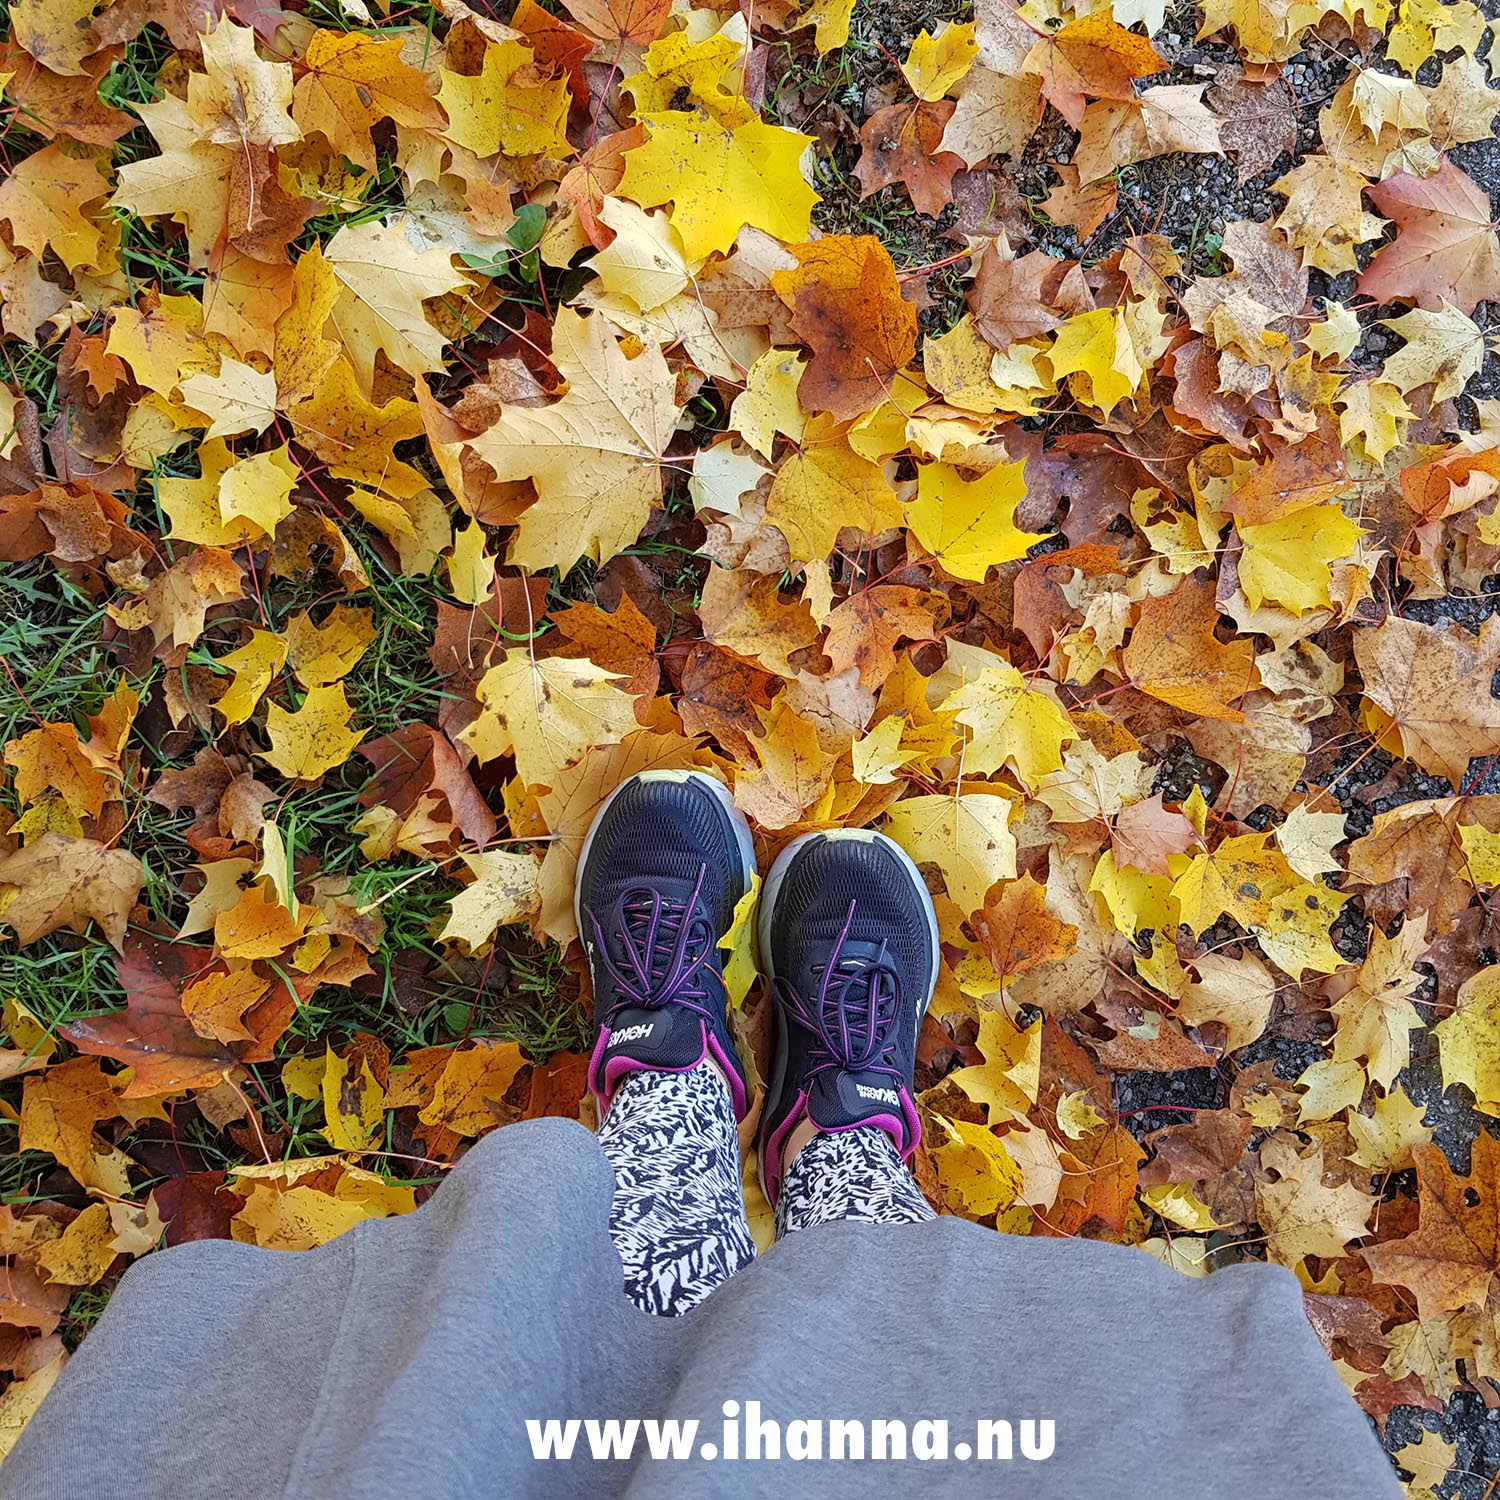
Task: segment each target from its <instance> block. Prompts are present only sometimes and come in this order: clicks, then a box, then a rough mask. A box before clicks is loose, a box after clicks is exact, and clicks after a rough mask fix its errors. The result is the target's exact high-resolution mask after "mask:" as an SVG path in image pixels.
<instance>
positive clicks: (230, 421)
mask: <svg viewBox="0 0 1500 1500" xmlns="http://www.w3.org/2000/svg"><path fill="white" fill-rule="evenodd" d="M178 388H179V389H180V391H181V392H182V399H183V400H184V401H185V402H187V404H188V405H189V406H190V407H192V409H193V410H194V411H195V412H198V413H200V414H201V415H203V416H205V417H207V418H208V419H209V426H208V431H207V432H206V433H205V434H204V436H205V437H210V438H215V437H233V436H234V435H235V434H236V433H241V432H254V433H261V432H264V431H265V430H266V428H268V427H269V426H270V425H271V423H272V422H273V421H275V420H276V377H275V376H274V375H272V374H271V373H270V372H269V371H268V372H267V373H265V374H262V373H261V372H260V371H259V370H257V369H256V368H255V367H254V366H253V365H247V364H246V363H245V362H244V361H243V360H238V359H230V358H228V357H227V356H226V357H225V359H223V360H222V361H221V362H220V364H219V370H218V373H217V374H215V375H207V374H203V373H201V372H200V373H198V374H194V375H189V376H187V377H186V378H185V379H183V380H182V381H181V382H179V387H178Z"/></svg>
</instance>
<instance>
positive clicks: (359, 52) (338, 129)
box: [292, 31, 443, 172]
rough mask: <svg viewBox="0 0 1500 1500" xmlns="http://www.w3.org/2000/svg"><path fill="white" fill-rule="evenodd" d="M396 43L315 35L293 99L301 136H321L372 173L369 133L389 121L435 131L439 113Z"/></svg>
mask: <svg viewBox="0 0 1500 1500" xmlns="http://www.w3.org/2000/svg"><path fill="white" fill-rule="evenodd" d="M404 46H405V42H404V41H403V40H402V38H400V37H393V38H391V39H390V40H389V41H381V40H379V39H378V38H376V37H372V36H366V35H364V34H362V33H360V32H357V31H348V32H345V31H315V32H313V34H312V36H311V37H310V38H309V39H308V42H307V47H306V49H305V50H304V52H303V54H302V58H301V62H302V64H303V66H304V67H305V68H306V70H307V71H306V72H305V73H303V75H302V76H301V77H300V78H299V79H298V80H297V86H296V88H295V89H294V91H293V95H292V117H293V119H295V120H296V122H297V124H298V125H300V126H301V128H302V130H303V132H304V133H307V132H311V131H314V130H316V131H318V132H320V133H321V134H322V135H323V136H324V138H325V139H326V140H327V141H328V144H329V145H330V146H332V147H333V149H334V150H335V151H338V152H340V153H341V154H342V155H344V156H347V157H348V158H349V160H350V161H352V162H354V163H355V164H356V165H357V166H361V167H363V168H364V169H365V170H366V171H367V172H373V171H374V170H375V165H376V163H375V147H374V144H373V142H372V141H371V140H370V127H371V126H372V125H373V124H375V123H376V121H378V120H394V121H395V122H396V123H397V124H398V125H402V126H405V127H406V128H407V129H411V130H418V129H427V130H440V129H442V127H443V111H442V110H441V109H440V108H439V107H438V102H437V100H435V99H434V98H432V97H431V95H429V94H428V92H427V79H426V78H425V77H424V76H423V74H422V73H421V71H420V70H419V69H417V68H414V67H412V66H411V64H410V63H406V62H403V61H402V60H401V52H402V48H403V47H404Z"/></svg>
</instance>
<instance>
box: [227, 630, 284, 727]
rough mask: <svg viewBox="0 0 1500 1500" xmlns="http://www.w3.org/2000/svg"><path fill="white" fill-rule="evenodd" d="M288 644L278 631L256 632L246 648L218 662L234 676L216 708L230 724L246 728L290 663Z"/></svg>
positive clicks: (238, 649)
mask: <svg viewBox="0 0 1500 1500" xmlns="http://www.w3.org/2000/svg"><path fill="white" fill-rule="evenodd" d="M286 649H287V648H286V640H285V638H284V637H282V636H279V635H277V634H276V632H275V631H274V630H255V629H252V630H251V632H250V639H249V640H248V641H246V642H245V644H244V645H243V646H239V647H236V648H235V649H234V650H233V651H231V652H229V653H228V654H227V655H225V656H221V657H219V658H218V665H219V666H221V667H228V668H229V670H230V671H231V672H233V673H234V681H233V682H231V683H230V684H229V686H228V688H226V689H225V691H224V692H223V693H221V694H220V695H219V697H218V699H217V700H216V701H215V703H214V707H215V708H216V709H218V711H219V712H220V713H221V714H223V715H224V722H225V723H226V724H243V723H244V722H245V720H246V719H248V718H249V717H250V715H251V714H253V713H254V712H255V705H256V704H257V703H259V702H260V700H261V696H262V694H264V692H265V690H266V689H267V688H268V687H270V685H271V680H272V678H274V677H275V676H276V674H277V673H278V672H279V671H280V670H281V668H282V666H283V665H284V664H285V662H286Z"/></svg>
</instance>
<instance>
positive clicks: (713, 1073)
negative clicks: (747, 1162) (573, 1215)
mask: <svg viewBox="0 0 1500 1500" xmlns="http://www.w3.org/2000/svg"><path fill="white" fill-rule="evenodd" d="M599 1144H600V1145H601V1146H602V1147H603V1148H604V1154H605V1155H606V1156H607V1157H608V1158H609V1162H610V1165H611V1166H612V1167H613V1168H614V1169H615V1196H614V1202H613V1204H612V1205H611V1208H610V1215H609V1232H610V1235H611V1236H612V1237H613V1239H614V1242H615V1249H616V1250H618V1251H619V1252H620V1260H621V1263H622V1264H623V1265H624V1267H625V1293H626V1295H627V1296H628V1297H629V1298H630V1300H631V1301H632V1302H634V1303H635V1304H636V1306H637V1307H639V1308H641V1309H642V1310H643V1311H645V1312H649V1313H659V1314H663V1315H666V1316H676V1315H677V1314H678V1313H684V1312H686V1311H687V1310H688V1309H689V1308H690V1307H696V1306H697V1305H698V1304H699V1303H700V1302H701V1301H702V1300H703V1299H704V1298H705V1297H706V1296H707V1295H708V1294H709V1293H710V1292H711V1291H713V1289H714V1288H715V1287H716V1286H719V1285H720V1284H721V1283H723V1282H725V1281H727V1280H728V1279H729V1278H730V1277H731V1276H733V1275H734V1273H735V1272H736V1271H738V1270H741V1269H742V1268H743V1267H745V1266H747V1265H749V1264H750V1262H751V1261H752V1260H754V1259H755V1242H754V1240H752V1239H751V1237H750V1226H749V1225H748V1224H747V1223H746V1221H745V1199H744V1195H743V1192H742V1191H741V1187H740V1145H739V1132H738V1130H737V1129H736V1128H735V1118H734V1108H733V1106H732V1105H731V1103H730V1100H729V1089H728V1088H727V1086H726V1085H725V1083H724V1078H723V1075H722V1074H720V1073H719V1072H718V1071H717V1070H716V1069H714V1068H713V1067H711V1066H710V1065H709V1064H707V1063H702V1064H700V1065H699V1066H698V1067H696V1068H692V1069H690V1070H689V1071H688V1072H686V1073H635V1074H632V1075H631V1076H630V1077H629V1078H627V1079H626V1080H625V1082H624V1083H623V1084H621V1085H620V1087H619V1089H618V1090H617V1091H616V1093H615V1096H614V1100H613V1102H612V1103H611V1105H610V1108H609V1113H608V1114H607V1115H606V1116H605V1117H604V1119H603V1121H602V1122H601V1123H600V1126H599Z"/></svg>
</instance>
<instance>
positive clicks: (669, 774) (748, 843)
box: [573, 771, 755, 948]
mask: <svg viewBox="0 0 1500 1500" xmlns="http://www.w3.org/2000/svg"><path fill="white" fill-rule="evenodd" d="M637 781H678V782H683V781H691V782H693V783H694V784H696V785H698V786H701V787H702V788H704V790H705V791H707V792H708V793H709V794H710V795H711V796H712V797H714V798H715V799H716V800H717V801H718V803H719V805H720V806H721V807H722V808H723V809H724V811H725V812H726V813H727V814H728V815H729V822H730V825H731V826H732V827H733V829H734V837H735V843H736V845H737V846H738V848H739V851H740V895H742V896H743V895H744V894H745V892H746V891H748V890H749V889H750V877H751V876H752V875H753V874H755V839H754V837H753V836H752V835H751V833H750V825H749V823H747V822H746V821H745V815H744V813H742V812H741V811H740V810H739V808H737V807H736V806H735V805H734V798H733V797H732V796H731V795H730V792H729V788H728V787H727V786H725V785H724V783H723V782H722V781H720V780H719V779H718V777H716V776H710V775H709V774H708V772H707V771H642V772H640V773H639V775H636V776H630V777H627V778H626V779H625V780H624V781H622V782H621V783H620V784H619V786H617V787H616V788H615V789H614V791H612V792H611V793H610V794H609V796H607V797H606V798H605V799H604V801H603V802H601V803H600V804H599V811H598V812H596V813H595V814H594V821H593V822H592V823H590V824H589V831H588V832H587V833H586V834H585V835H584V838H583V847H582V848H581V849H579V851H578V871H579V873H580V874H581V873H582V871H583V867H584V863H585V861H586V860H587V859H588V857H589V851H590V850H591V849H592V848H593V847H594V835H595V833H597V832H598V829H599V824H600V822H601V821H602V820H603V818H604V815H605V813H607V812H608V811H609V808H610V804H611V803H613V802H614V800H615V798H616V797H618V796H619V795H620V793H621V792H623V791H624V790H625V788H626V787H628V786H630V785H631V784H632V783H633V782H637ZM579 886H580V882H579V881H578V880H577V879H576V878H575V879H574V881H573V922H574V924H575V925H576V926H577V928H578V937H579V940H580V941H581V942H583V944H584V947H585V948H587V946H588V942H587V939H585V938H584V932H583V904H582V902H581V901H580V900H579Z"/></svg>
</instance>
